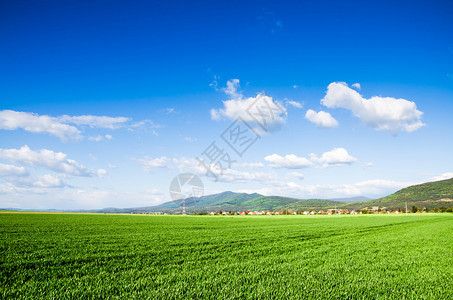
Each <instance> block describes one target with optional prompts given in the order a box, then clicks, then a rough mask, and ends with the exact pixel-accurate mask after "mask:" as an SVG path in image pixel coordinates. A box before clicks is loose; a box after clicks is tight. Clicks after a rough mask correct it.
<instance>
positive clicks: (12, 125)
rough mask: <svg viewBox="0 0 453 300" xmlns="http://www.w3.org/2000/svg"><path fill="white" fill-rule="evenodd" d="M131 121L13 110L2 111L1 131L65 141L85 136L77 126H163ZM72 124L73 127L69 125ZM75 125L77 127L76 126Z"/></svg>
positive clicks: (130, 128) (92, 138) (116, 127)
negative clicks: (42, 134) (15, 131)
mask: <svg viewBox="0 0 453 300" xmlns="http://www.w3.org/2000/svg"><path fill="white" fill-rule="evenodd" d="M130 121H131V119H129V118H126V117H108V116H92V115H83V116H68V115H63V116H58V117H51V116H47V115H39V114H36V113H29V112H19V111H13V110H2V111H0V129H3V130H17V129H23V130H25V131H28V132H33V133H48V134H50V135H53V136H56V137H58V138H60V139H61V140H63V141H66V140H79V139H82V138H83V136H82V134H81V131H80V130H79V128H77V127H76V126H82V127H83V126H88V127H90V128H102V129H118V128H128V129H129V130H132V129H133V128H138V127H150V128H160V127H161V125H159V124H156V123H154V122H153V121H151V120H143V121H139V122H134V123H131V122H130ZM69 124H71V125H69ZM74 125H75V126H74ZM104 138H105V139H111V135H108V134H107V135H104V137H103V138H102V136H97V137H90V138H89V140H94V141H100V140H102V139H104Z"/></svg>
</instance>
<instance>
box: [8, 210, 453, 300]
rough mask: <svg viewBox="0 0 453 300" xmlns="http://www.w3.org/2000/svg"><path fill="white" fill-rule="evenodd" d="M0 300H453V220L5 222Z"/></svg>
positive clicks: (53, 217)
mask: <svg viewBox="0 0 453 300" xmlns="http://www.w3.org/2000/svg"><path fill="white" fill-rule="evenodd" d="M0 249H1V257H0V280H1V285H0V289H1V290H0V298H3V299H11V298H55V299H62V298H141V299H142V298H153V299H156V298H158V299H163V298H165V299H168V298H170V299H179V298H211V299H239V298H240V299H266V298H278V299H282V298H292V299H298V298H302V299H307V298H308V299H314V298H316V299H452V298H453V215H452V214H412V215H409V216H407V217H406V216H404V215H403V216H402V215H398V216H395V215H358V216H245V217H241V216H231V217H227V216H139V215H95V214H92V215H89V214H50V213H49V214H44V213H42V214H41V213H0Z"/></svg>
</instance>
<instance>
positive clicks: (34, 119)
mask: <svg viewBox="0 0 453 300" xmlns="http://www.w3.org/2000/svg"><path fill="white" fill-rule="evenodd" d="M0 129H4V130H16V129H23V130H25V131H29V132H34V133H48V134H51V135H54V136H56V137H58V138H60V139H62V140H67V139H80V138H82V136H81V134H80V131H79V130H78V129H77V128H76V127H74V126H71V125H67V124H63V123H61V122H60V121H59V120H58V119H57V118H53V117H49V116H46V115H43V116H40V115H38V114H35V113H27V112H18V111H12V110H2V111H0Z"/></svg>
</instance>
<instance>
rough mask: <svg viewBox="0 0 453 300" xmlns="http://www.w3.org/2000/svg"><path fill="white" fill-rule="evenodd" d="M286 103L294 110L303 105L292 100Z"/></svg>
mask: <svg viewBox="0 0 453 300" xmlns="http://www.w3.org/2000/svg"><path fill="white" fill-rule="evenodd" d="M287 103H288V104H289V105H291V106H293V107H295V108H302V107H303V105H302V103H300V102H297V101H293V100H288V101H287Z"/></svg>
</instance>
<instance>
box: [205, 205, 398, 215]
mask: <svg viewBox="0 0 453 300" xmlns="http://www.w3.org/2000/svg"><path fill="white" fill-rule="evenodd" d="M402 212H404V210H401V211H400V210H392V211H390V210H385V207H383V208H379V206H373V207H372V208H370V209H369V208H367V207H365V208H363V209H361V210H351V211H349V210H347V209H334V208H332V209H327V210H323V209H321V210H304V211H300V210H290V209H288V210H284V211H266V210H261V211H257V210H255V211H250V210H247V211H211V212H209V213H208V214H209V215H212V216H215V215H226V216H230V215H240V216H245V215H268V216H273V215H306V216H308V215H357V214H399V213H402ZM198 214H202V212H200V213H198Z"/></svg>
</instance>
